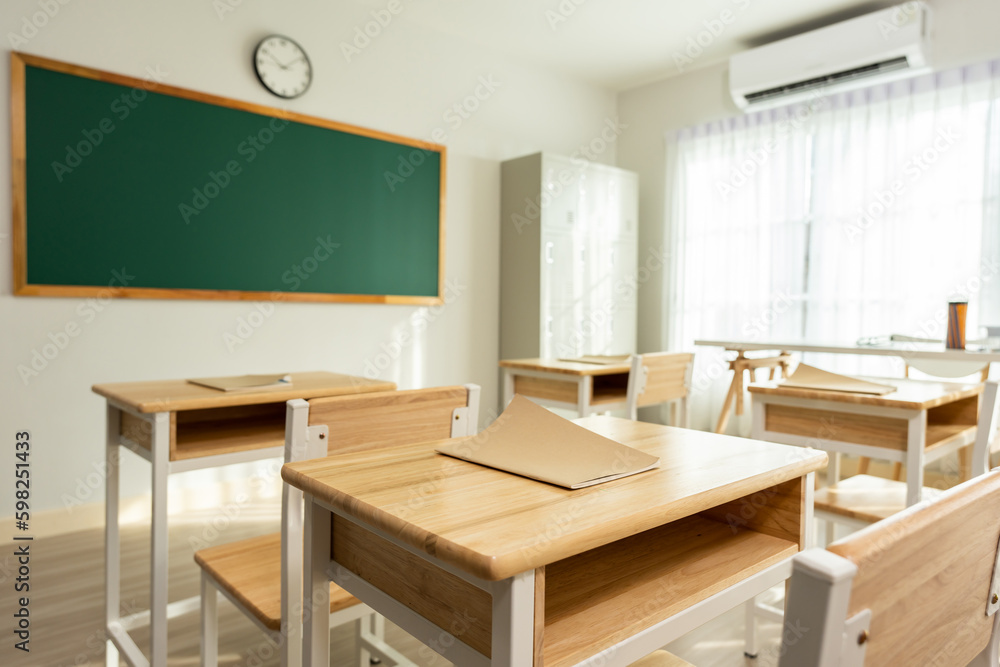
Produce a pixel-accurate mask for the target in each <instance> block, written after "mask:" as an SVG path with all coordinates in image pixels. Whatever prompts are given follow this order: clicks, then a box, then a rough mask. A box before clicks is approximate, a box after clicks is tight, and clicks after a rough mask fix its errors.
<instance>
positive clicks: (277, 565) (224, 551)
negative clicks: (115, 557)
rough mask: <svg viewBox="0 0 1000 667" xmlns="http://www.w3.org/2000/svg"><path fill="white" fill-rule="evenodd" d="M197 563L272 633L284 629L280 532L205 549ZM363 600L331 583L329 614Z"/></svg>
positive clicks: (199, 552)
mask: <svg viewBox="0 0 1000 667" xmlns="http://www.w3.org/2000/svg"><path fill="white" fill-rule="evenodd" d="M194 560H195V562H196V563H198V565H199V566H201V567H202V568H203V569H204V570H205V571H206V572H208V573H209V574H210V575H212V577H213V578H214V579H215V581H216V582H218V584H219V586H220V587H221V588H222V589H223V590H225V591H226V592H227V593H229V595H230V596H232V597H234V598H236V599H237V600H239V601H240V602H241V603H242V604H243V606H244V607H245V608H246V609H247V610H248V611H249V612H250V613H251V614H253V615H254V617H256V618H257V620H259V621H260V622H261V623H263V624H264V626H265V627H267V628H268V629H270V630H280V629H281V533H272V534H270V535H262V536H261V537H251V538H249V539H246V540H240V541H238V542H231V543H229V544H220V545H218V546H214V547H209V548H208V549H202V550H201V551H198V552H196V553H195V555H194ZM356 604H361V601H360V600H358V599H357V598H356V597H354V596H353V595H351V594H350V593H348V592H347V591H345V590H344V589H343V588H341V587H340V586H337V585H336V584H332V583H331V584H330V613H331V614H332V613H333V612H335V611H340V610H341V609H346V608H347V607H351V606H353V605H356Z"/></svg>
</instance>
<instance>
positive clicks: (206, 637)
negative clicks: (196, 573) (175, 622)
mask: <svg viewBox="0 0 1000 667" xmlns="http://www.w3.org/2000/svg"><path fill="white" fill-rule="evenodd" d="M218 600H219V593H218V591H216V590H215V586H213V585H212V582H210V581H209V580H208V574H207V573H206V572H205V571H204V570H202V571H201V667H217V666H218V664H219V614H218Z"/></svg>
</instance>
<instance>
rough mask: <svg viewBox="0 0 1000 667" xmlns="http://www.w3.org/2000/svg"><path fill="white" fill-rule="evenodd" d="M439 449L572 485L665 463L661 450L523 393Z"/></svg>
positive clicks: (628, 473)
mask: <svg viewBox="0 0 1000 667" xmlns="http://www.w3.org/2000/svg"><path fill="white" fill-rule="evenodd" d="M437 451H438V452H439V453H441V454H446V455H448V456H454V457H455V458H459V459H463V460H465V461H470V462H472V463H478V464H479V465H484V466H488V467H490V468H496V469H498V470H503V471H505V472H511V473H514V474H515V475H520V476H522V477H530V478H531V479H536V480H538V481H540V482H547V483H549V484H555V485H556V486H562V487H565V488H567V489H581V488H583V487H586V486H592V485H594V484H600V483H601V482H610V481H611V480H613V479H618V478H620V477H627V476H628V475H634V474H636V473H640V472H645V471H647V470H652V469H653V468H656V467H657V466H659V465H660V459H659V458H658V457H656V456H651V455H649V454H646V453H645V452H640V451H639V450H638V449H634V448H632V447H629V446H627V445H623V444H621V443H619V442H615V441H614V440H610V439H608V438H605V437H604V436H602V435H598V434H597V433H594V432H593V431H590V430H588V429H585V428H583V427H582V426H579V425H577V424H574V423H573V422H571V421H569V420H568V419H563V418H562V417H560V416H559V415H556V414H553V413H552V412H549V411H548V410H546V409H545V408H543V407H541V406H539V405H536V404H535V403H533V402H532V401H530V400H529V399H527V398H524V397H523V396H519V395H515V396H514V399H513V400H512V401H511V402H510V405H508V406H507V409H506V410H504V412H503V414H502V415H500V417H499V418H498V419H497V420H496V421H495V422H494V423H493V424H492V425H491V426H490V427H489V428H487V429H486V430H485V431H483V432H482V433H480V434H479V435H473V436H468V437H466V438H461V439H459V440H456V441H454V442H451V443H449V444H447V445H444V446H441V447H438V448H437Z"/></svg>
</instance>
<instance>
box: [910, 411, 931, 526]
mask: <svg viewBox="0 0 1000 667" xmlns="http://www.w3.org/2000/svg"><path fill="white" fill-rule="evenodd" d="M926 444H927V411H926V410H925V411H921V412H919V413H918V414H917V415H916V416H914V417H910V419H909V423H908V424H907V427H906V506H907V507H909V506H910V505H916V504H917V503H919V502H920V497H921V494H922V492H923V488H924V447H925V446H926Z"/></svg>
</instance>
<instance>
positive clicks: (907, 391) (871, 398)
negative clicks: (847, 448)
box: [748, 377, 983, 410]
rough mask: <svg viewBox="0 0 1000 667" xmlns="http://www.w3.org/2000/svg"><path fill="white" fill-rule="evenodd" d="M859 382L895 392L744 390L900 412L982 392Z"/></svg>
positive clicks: (932, 384)
mask: <svg viewBox="0 0 1000 667" xmlns="http://www.w3.org/2000/svg"><path fill="white" fill-rule="evenodd" d="M860 379H862V380H869V381H871V382H877V383H879V384H888V385H892V386H894V387H896V391H894V392H891V393H889V394H884V395H882V396H877V395H875V394H858V393H854V392H848V391H825V390H821V389H801V388H799V387H784V386H782V385H781V383H780V382H761V383H759V384H752V385H750V386H749V387H748V389H749V391H750V393H752V394H762V395H765V396H786V397H791V398H805V399H810V400H824V401H837V402H838V403H853V404H855V405H877V406H881V407H885V408H903V409H905V410H927V409H929V408H934V407H937V406H939V405H944V404H945V403H953V402H954V401H958V400H961V399H963V398H969V397H970V396H978V395H979V394H981V393H982V391H983V385H981V384H963V383H959V382H937V381H930V380H909V379H904V378H875V377H861V378H860Z"/></svg>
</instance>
